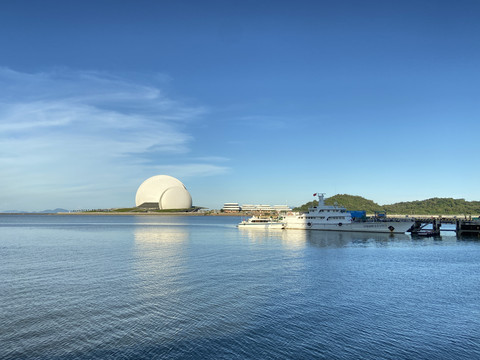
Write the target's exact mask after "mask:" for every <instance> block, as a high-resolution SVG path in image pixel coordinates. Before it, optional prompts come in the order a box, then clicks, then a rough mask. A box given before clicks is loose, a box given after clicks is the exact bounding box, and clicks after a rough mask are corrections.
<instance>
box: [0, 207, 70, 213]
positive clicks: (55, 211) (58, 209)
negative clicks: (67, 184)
mask: <svg viewBox="0 0 480 360" xmlns="http://www.w3.org/2000/svg"><path fill="white" fill-rule="evenodd" d="M69 211H70V210H67V209H62V208H56V209H54V210H43V211H24V210H5V211H0V212H2V213H4V214H56V213H61V212H69Z"/></svg>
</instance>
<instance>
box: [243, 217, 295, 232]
mask: <svg viewBox="0 0 480 360" xmlns="http://www.w3.org/2000/svg"><path fill="white" fill-rule="evenodd" d="M237 227H239V228H249V229H283V228H284V227H285V223H284V222H282V221H280V220H274V219H268V218H259V217H256V216H252V217H251V218H249V219H247V220H243V221H242V222H241V223H239V224H238V225H237Z"/></svg>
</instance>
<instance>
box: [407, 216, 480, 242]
mask: <svg viewBox="0 0 480 360" xmlns="http://www.w3.org/2000/svg"><path fill="white" fill-rule="evenodd" d="M442 224H455V229H444V230H442V231H455V232H456V234H457V235H458V236H462V235H473V236H478V237H480V220H479V219H476V220H472V219H471V218H469V219H456V218H442V217H439V218H433V217H432V218H415V222H414V224H413V225H412V227H411V228H410V230H408V231H409V232H410V233H411V234H412V235H418V236H438V235H440V230H441V226H442ZM429 225H432V228H431V229H430V228H429V229H426V227H427V226H429Z"/></svg>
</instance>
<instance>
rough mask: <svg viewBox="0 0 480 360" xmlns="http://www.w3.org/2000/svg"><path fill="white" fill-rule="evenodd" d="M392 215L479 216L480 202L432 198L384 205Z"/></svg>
mask: <svg viewBox="0 0 480 360" xmlns="http://www.w3.org/2000/svg"><path fill="white" fill-rule="evenodd" d="M383 208H384V209H385V210H386V211H387V212H388V213H390V214H407V215H408V214H422V215H459V214H465V215H478V214H480V201H465V199H452V198H432V199H426V200H421V201H409V202H399V203H396V204H392V205H384V206H383Z"/></svg>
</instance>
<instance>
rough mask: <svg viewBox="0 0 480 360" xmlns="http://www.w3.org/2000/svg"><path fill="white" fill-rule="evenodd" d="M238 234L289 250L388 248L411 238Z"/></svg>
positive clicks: (342, 233) (362, 234) (279, 232)
mask: <svg viewBox="0 0 480 360" xmlns="http://www.w3.org/2000/svg"><path fill="white" fill-rule="evenodd" d="M239 232H240V233H241V234H242V235H243V236H245V237H247V238H248V239H249V240H250V241H251V242H253V243H261V242H264V241H266V240H267V239H275V240H278V241H281V243H282V245H283V247H284V248H285V249H289V250H295V249H297V250H298V249H302V248H304V247H305V246H307V245H311V246H315V247H320V248H342V247H348V246H376V247H383V246H389V245H390V244H392V243H396V244H398V243H401V242H405V241H408V242H410V241H411V240H412V238H411V237H410V235H407V234H383V233H378V234H377V233H365V232H347V231H310V230H277V229H275V230H274V229H269V230H267V229H248V228H247V229H239Z"/></svg>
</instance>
